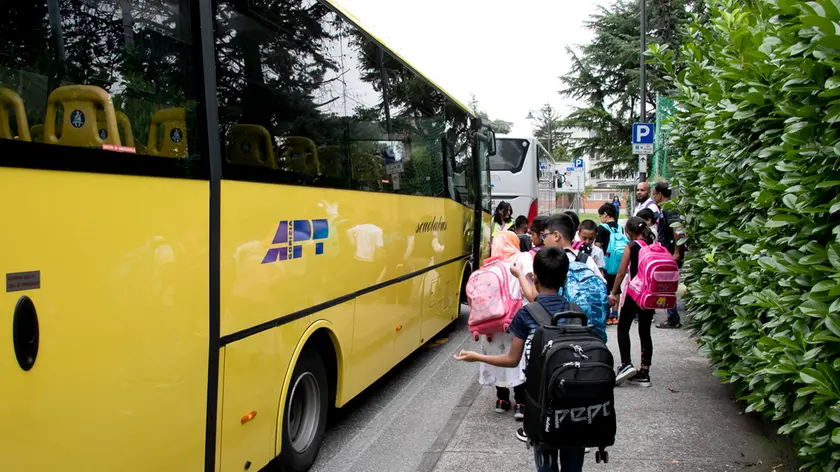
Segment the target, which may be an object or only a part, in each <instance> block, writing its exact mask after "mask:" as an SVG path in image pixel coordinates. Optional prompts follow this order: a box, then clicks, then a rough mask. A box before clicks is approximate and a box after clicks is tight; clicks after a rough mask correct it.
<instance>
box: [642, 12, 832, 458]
mask: <svg viewBox="0 0 840 472" xmlns="http://www.w3.org/2000/svg"><path fill="white" fill-rule="evenodd" d="M707 7H708V11H707V16H706V17H705V18H703V19H700V18H695V19H694V21H693V22H692V23H691V24H690V27H689V31H688V38H687V40H686V42H685V43H684V44H683V47H682V49H681V50H680V51H679V54H675V52H674V51H668V50H664V49H658V48H656V47H654V48H652V55H653V56H654V57H655V60H656V61H657V62H658V63H660V64H662V65H663V66H664V67H666V69H667V70H668V71H669V73H670V74H671V75H672V78H673V80H674V85H675V87H676V88H677V91H676V92H675V96H674V97H673V98H675V100H676V101H677V106H678V108H679V111H678V113H677V114H676V116H675V118H674V121H673V123H672V124H673V126H674V132H673V135H672V139H673V146H674V147H676V148H677V149H678V153H679V154H680V157H679V158H678V159H677V160H676V161H675V162H674V166H675V172H676V174H675V177H676V178H675V181H676V182H675V183H676V184H677V185H680V186H682V188H681V190H680V201H679V206H680V207H681V210H682V211H683V212H684V214H685V215H686V217H687V223H686V225H687V228H686V229H687V230H688V234H689V239H688V241H689V243H690V244H691V246H690V247H689V254H690V257H689V259H688V261H687V263H686V266H685V267H684V273H685V274H686V282H687V286H688V287H689V300H688V310H689V313H690V315H691V317H692V320H693V329H694V330H695V332H696V334H697V335H698V336H699V340H700V343H701V352H703V353H704V354H705V355H707V356H708V357H710V358H711V360H712V362H713V363H714V365H715V367H716V372H715V375H717V376H718V377H720V378H721V379H723V380H724V381H726V382H730V383H732V384H733V385H734V386H735V387H736V389H737V390H738V391H739V392H741V394H742V399H744V400H745V401H746V402H747V403H748V407H747V411H758V412H762V413H763V414H766V415H767V416H768V417H771V418H773V419H774V420H777V421H779V422H781V423H782V424H783V426H782V428H781V429H780V432H781V433H783V434H788V435H790V436H791V437H792V438H793V440H794V442H795V443H796V445H797V451H798V454H799V456H800V457H801V458H802V459H803V462H804V464H805V466H804V467H803V468H804V469H807V470H811V471H814V472H816V471H825V472H829V471H830V472H835V471H837V470H840V243H838V241H840V194H838V190H840V123H839V122H840V0H834V1H832V0H819V1H814V2H807V3H806V2H803V1H796V0H775V1H773V0H740V1H738V0H708V5H707ZM677 70H678V71H679V72H678V73H677V72H676V71H677Z"/></svg>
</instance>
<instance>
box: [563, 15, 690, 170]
mask: <svg viewBox="0 0 840 472" xmlns="http://www.w3.org/2000/svg"><path fill="white" fill-rule="evenodd" d="M645 1H646V2H647V8H646V9H647V25H646V26H647V28H646V38H647V43H648V44H662V43H665V44H668V45H669V46H671V47H676V46H678V45H679V43H680V41H681V35H682V24H683V22H684V21H685V20H687V18H688V16H689V13H690V12H691V11H696V10H698V9H700V8H702V2H700V1H697V0H645ZM639 20H640V4H639V2H638V1H636V0H617V1H616V2H615V3H613V4H612V5H611V6H609V7H601V9H600V11H599V12H598V13H597V14H594V15H592V17H591V20H590V21H588V22H587V23H586V27H587V28H589V29H591V30H592V31H593V32H594V33H595V37H594V39H593V40H592V42H590V43H589V44H586V45H583V46H580V47H578V48H577V49H573V48H568V49H567V52H568V54H569V56H570V57H571V59H572V67H571V70H570V71H569V73H568V74H566V75H564V76H562V77H560V80H561V83H562V84H563V88H562V90H561V91H560V94H561V95H562V96H564V97H567V98H573V99H576V100H579V101H580V102H582V103H583V105H582V106H580V107H577V108H575V109H574V110H573V111H572V113H570V114H569V116H568V117H567V118H566V120H564V121H565V124H566V125H567V126H570V127H579V128H584V129H589V130H591V131H594V135H593V136H592V137H590V138H586V139H582V140H579V141H577V143H576V145H575V147H574V148H572V149H571V154H572V155H573V156H581V155H585V154H588V155H591V156H597V157H599V159H598V160H597V161H596V164H595V166H594V167H593V168H592V175H593V176H596V177H601V176H604V177H612V178H629V177H632V176H633V175H635V173H636V171H637V170H638V169H637V166H636V162H637V161H636V159H637V158H636V156H634V155H633V154H632V147H631V145H630V139H631V132H632V124H633V123H634V122H636V121H640V116H639V113H640V104H639V99H640V98H639V95H640V94H639V88H640V87H639V49H640V41H639ZM647 72H648V79H647V87H646V90H645V92H646V93H645V100H646V103H647V107H646V108H647V118H648V119H651V117H652V116H653V113H654V112H655V103H656V95H657V93H666V92H667V90H668V82H667V81H666V80H665V77H664V74H662V73H661V72H660V71H659V70H658V69H657V68H655V67H653V66H652V67H648V69H647Z"/></svg>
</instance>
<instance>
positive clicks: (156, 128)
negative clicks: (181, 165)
mask: <svg viewBox="0 0 840 472" xmlns="http://www.w3.org/2000/svg"><path fill="white" fill-rule="evenodd" d="M186 115H187V112H186V110H185V109H184V108H180V107H176V108H164V109H163V110H158V111H157V112H155V114H154V115H152V123H151V125H150V128H149V143H148V148H147V150H146V151H147V153H148V154H151V155H152V156H165V157H187V119H186Z"/></svg>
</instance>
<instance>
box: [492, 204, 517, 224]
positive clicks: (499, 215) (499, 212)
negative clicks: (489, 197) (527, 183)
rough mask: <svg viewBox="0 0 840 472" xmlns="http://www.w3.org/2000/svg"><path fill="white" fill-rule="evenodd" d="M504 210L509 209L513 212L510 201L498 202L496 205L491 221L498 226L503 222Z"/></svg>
mask: <svg viewBox="0 0 840 472" xmlns="http://www.w3.org/2000/svg"><path fill="white" fill-rule="evenodd" d="M505 210H510V212H511V213H513V207H512V206H510V203H508V202H499V206H497V207H496V212H495V213H494V214H493V221H494V222H496V223H498V224H499V226H501V225H503V224H505Z"/></svg>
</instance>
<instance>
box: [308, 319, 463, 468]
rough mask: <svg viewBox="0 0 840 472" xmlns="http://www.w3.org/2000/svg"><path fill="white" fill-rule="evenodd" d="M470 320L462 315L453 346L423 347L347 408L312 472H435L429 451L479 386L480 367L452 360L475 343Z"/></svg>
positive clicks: (450, 340) (330, 431) (328, 435)
mask: <svg viewBox="0 0 840 472" xmlns="http://www.w3.org/2000/svg"><path fill="white" fill-rule="evenodd" d="M466 320H467V315H466V310H462V314H461V317H460V318H459V319H458V321H457V322H456V325H455V328H454V331H453V332H452V333H450V334H449V337H448V341H446V342H445V343H443V344H440V345H436V346H431V345H426V346H424V347H423V348H421V349H420V350H419V351H417V352H416V353H415V354H413V355H412V356H410V357H409V358H408V359H406V360H405V361H404V362H402V363H401V364H399V365H398V366H397V367H395V368H394V369H393V370H392V371H391V372H390V373H389V374H388V375H386V376H385V377H384V378H383V379H380V381H379V382H377V383H375V384H374V385H373V386H371V387H370V388H369V389H368V390H367V391H365V392H363V393H362V394H361V395H360V396H359V397H357V398H355V399H354V400H353V401H352V402H351V403H350V404H349V405H348V406H346V407H345V408H342V409H341V410H340V411H339V417H338V418H336V419H335V420H334V421H332V422H331V423H332V424H329V425H328V426H327V433H326V439H325V442H324V445H323V447H322V448H321V452H320V453H319V455H318V460H317V461H316V463H315V466H314V467H313V469H312V471H313V472H339V471H341V472H345V471H353V472H365V471H376V472H383V471H388V472H398V471H405V472H408V471H411V472H416V471H418V470H423V469H426V470H430V468H431V466H433V465H434V464H433V462H429V461H430V458H426V459H425V460H426V462H425V463H424V457H425V456H426V452H427V451H428V450H430V449H432V446H433V445H434V444H435V441H436V440H437V439H438V436H439V435H440V433H441V432H442V431H444V430H445V429H446V425H447V423H448V422H449V421H450V418H451V416H452V412H453V410H454V409H455V408H456V407H457V406H458V403H459V401H460V400H461V398H462V397H463V396H464V393H465V392H466V391H467V389H468V388H470V387H472V388H474V389H475V387H476V386H477V385H478V383H477V375H478V374H477V369H476V367H475V365H473V364H467V363H464V362H455V361H453V360H452V356H453V355H454V354H455V352H457V350H458V349H460V348H461V346H462V345H465V344H472V343H473V341H472V339H470V338H469V336H468V333H467V331H466ZM455 426H457V425H455ZM450 429H451V430H452V432H454V427H452V428H450ZM444 445H445V443H444ZM426 464H429V466H427V465H426Z"/></svg>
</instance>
